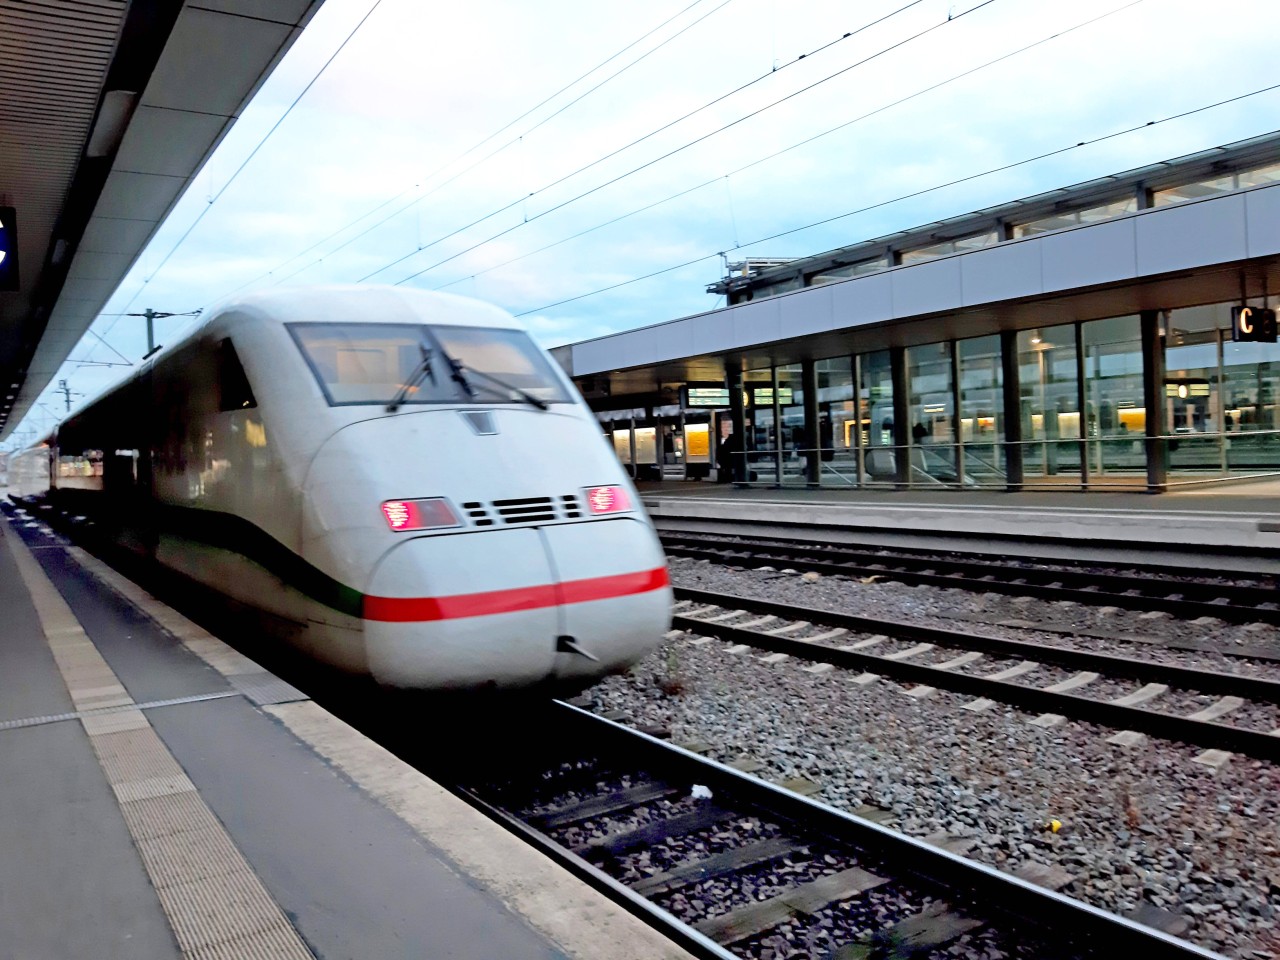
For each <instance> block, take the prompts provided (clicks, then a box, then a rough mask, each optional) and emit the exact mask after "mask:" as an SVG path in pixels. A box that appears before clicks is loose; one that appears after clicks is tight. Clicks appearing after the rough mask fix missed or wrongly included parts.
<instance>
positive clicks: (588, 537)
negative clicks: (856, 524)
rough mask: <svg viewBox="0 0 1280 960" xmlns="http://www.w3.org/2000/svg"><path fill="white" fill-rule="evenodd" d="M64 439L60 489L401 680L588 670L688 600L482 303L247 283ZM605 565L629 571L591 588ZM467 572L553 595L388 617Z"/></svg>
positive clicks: (630, 652)
mask: <svg viewBox="0 0 1280 960" xmlns="http://www.w3.org/2000/svg"><path fill="white" fill-rule="evenodd" d="M54 440H55V444H56V447H55V449H54V451H53V456H52V457H51V458H49V457H47V459H49V460H51V466H50V472H51V475H52V476H51V481H52V486H53V487H54V491H53V492H54V495H55V496H57V497H58V498H60V499H63V500H64V501H65V502H66V503H67V504H68V505H71V508H72V509H73V510H74V511H75V512H76V513H85V514H90V515H92V516H93V517H94V519H95V520H96V521H97V522H98V524H99V528H100V529H102V530H105V531H106V532H108V534H109V535H110V536H111V537H112V538H114V539H115V540H117V541H118V542H120V543H123V544H125V545H127V546H130V547H131V548H133V549H135V550H137V551H138V552H140V553H142V554H145V555H147V556H150V557H152V558H154V559H155V560H156V561H157V562H159V563H160V564H162V565H164V566H166V567H169V568H171V569H174V570H176V571H178V572H180V573H182V574H183V575H185V576H188V577H190V578H192V579H194V580H197V581H199V582H201V583H204V584H206V585H208V586H210V587H212V588H214V589H216V590H218V591H220V592H222V593H225V594H226V595H228V596H230V597H232V598H234V599H235V600H237V601H239V602H240V603H244V604H249V605H251V606H254V607H256V608H258V609H260V610H262V611H264V612H265V613H267V614H269V615H271V616H272V617H275V618H277V619H278V621H279V623H280V624H281V630H280V631H279V632H280V633H281V634H282V635H284V636H285V637H286V639H288V640H289V641H290V642H291V643H294V644H295V645H297V646H298V647H300V648H301V649H303V650H305V651H306V652H307V653H308V654H309V655H311V656H314V657H317V658H318V659H321V660H324V661H326V662H329V663H332V664H335V665H337V666H339V667H342V668H343V669H347V670H352V671H357V672H365V671H368V672H371V673H372V674H373V675H374V676H375V677H376V678H377V679H379V680H381V681H382V682H384V683H390V684H394V685H399V686H409V687H424V688H449V689H459V688H470V687H482V686H497V687H523V686H530V685H534V684H537V683H541V682H544V681H557V680H558V681H570V682H577V683H579V685H585V684H586V683H589V682H590V681H591V680H592V679H594V678H595V677H597V676H599V675H601V674H602V673H604V672H607V671H608V670H614V669H619V668H622V667H624V666H625V665H626V664H628V663H630V662H634V661H635V660H636V659H638V658H639V657H640V656H642V655H643V654H644V653H645V652H647V650H649V649H651V648H652V647H653V646H654V645H656V643H657V642H658V641H659V640H660V639H661V637H662V634H663V632H664V631H665V630H666V628H667V625H668V624H669V622H670V599H671V598H670V589H669V587H668V586H667V579H666V572H665V563H664V560H663V557H662V554H661V550H660V548H659V546H658V542H657V537H656V535H655V533H654V531H653V528H652V526H651V524H650V523H649V522H648V519H647V518H646V517H645V516H644V513H643V510H642V508H641V506H640V503H639V499H638V497H637V496H636V493H635V490H634V488H633V487H632V485H631V483H630V481H629V479H628V478H627V477H626V475H625V472H624V471H623V469H622V467H621V465H620V464H619V463H618V461H617V459H616V457H615V456H614V455H613V452H612V451H611V450H610V449H609V447H608V446H607V445H606V443H605V442H604V440H603V439H602V438H601V437H600V435H599V431H598V429H597V425H596V423H595V419H594V417H593V416H592V415H591V413H590V411H589V410H588V409H587V408H586V405H585V404H584V403H583V402H582V400H581V398H580V397H579V396H578V395H577V393H576V391H575V390H574V389H573V387H572V385H571V384H570V382H569V381H568V378H567V377H565V376H564V374H563V373H562V372H561V371H559V369H558V368H557V367H556V366H555V364H554V362H553V361H551V359H550V358H549V357H548V356H547V354H546V353H545V351H542V350H540V349H539V348H537V347H536V346H534V345H533V342H532V341H531V340H530V339H529V338H528V336H527V334H525V333H524V332H523V330H522V328H521V327H520V325H519V323H518V322H517V321H515V320H514V319H512V318H511V317H510V316H508V315H507V314H505V313H503V312H502V311H500V310H497V309H496V308H493V307H490V306H488V305H485V304H478V303H475V302H474V301H469V300H465V299H463V298H459V297H453V296H449V295H444V294H428V293H423V292H418V291H405V290H399V289H390V288H369V287H357V288H318V289H312V290H280V291H272V292H269V293H266V294H254V295H250V296H248V297H245V298H242V299H241V300H239V301H237V302H234V303H229V304H226V305H224V306H223V307H221V308H220V309H215V310H214V311H212V312H211V314H210V316H209V318H208V319H207V320H206V321H204V322H203V323H202V324H201V326H200V327H199V328H198V329H197V330H196V331H194V332H193V333H192V334H191V335H190V336H189V337H188V338H186V339H185V340H184V341H182V342H180V343H178V344H176V345H175V346H174V347H172V348H171V349H170V350H167V351H165V352H164V353H162V354H161V355H160V356H159V357H157V358H156V359H155V360H153V361H151V362H150V363H149V364H147V365H146V366H145V367H144V368H143V369H142V370H141V371H140V372H139V373H138V374H137V375H135V376H134V377H133V378H132V379H130V380H129V381H127V382H125V383H124V384H122V385H120V386H117V387H116V388H113V389H112V390H111V391H110V392H109V393H108V394H106V395H105V396H103V397H102V398H100V399H98V400H97V401H95V402H94V403H92V404H90V405H89V406H87V407H86V408H85V409H83V410H81V411H79V412H78V413H77V414H76V415H75V416H73V417H72V418H70V419H69V420H68V421H66V422H65V423H64V424H62V425H61V427H60V428H59V430H58V433H57V435H56V438H54ZM601 505H603V507H601ZM597 508H600V509H597ZM428 515H429V518H428V519H429V522H427V523H425V525H423V524H418V523H416V521H417V520H419V519H421V518H422V517H423V516H428ZM405 517H409V518H410V520H405V519H404V518H405ZM402 521H403V522H402ZM410 521H413V522H410ZM623 531H625V535H624V533H623ZM596 566H598V571H597V572H596V573H594V574H591V575H589V576H579V574H581V573H583V572H584V571H590V570H591V569H593V568H594V567H596ZM602 577H603V578H606V579H607V578H610V577H612V578H614V579H613V580H612V581H611V583H612V586H611V587H610V589H611V590H613V591H614V593H613V594H610V595H606V596H597V595H595V594H591V593H589V592H588V593H582V594H574V593H573V591H572V587H571V584H572V582H573V581H574V579H575V578H576V579H592V578H595V579H597V580H598V579H600V578H602ZM618 578H621V579H618ZM624 581H625V583H624ZM567 585H568V586H567ZM623 587H625V589H623ZM619 591H621V592H619ZM463 595H490V596H492V597H506V598H507V599H506V600H505V601H503V602H508V601H510V600H511V598H513V597H517V598H518V597H521V596H523V597H525V599H526V600H527V599H528V597H529V596H532V595H536V596H537V597H538V598H540V599H539V600H538V602H537V603H534V604H533V605H531V606H530V605H528V604H526V606H525V607H523V608H522V609H520V610H512V611H506V610H502V611H499V612H496V613H495V612H484V610H483V609H481V611H480V612H476V610H475V609H473V608H472V607H464V609H467V610H471V612H469V613H467V614H466V615H458V616H452V615H451V616H449V617H444V618H441V617H426V618H419V619H417V620H414V619H411V618H410V619H404V618H401V617H400V614H402V613H403V611H404V610H405V609H408V608H407V607H406V606H405V604H400V606H399V613H397V614H396V616H394V617H390V618H389V617H388V616H386V613H387V609H388V608H387V606H386V602H392V606H395V604H394V602H393V601H397V600H399V601H412V602H413V604H416V607H415V609H417V610H418V611H419V612H421V611H422V610H423V609H425V608H427V607H430V606H431V604H432V603H437V605H438V602H439V601H442V600H447V599H448V598H451V597H454V598H456V597H458V596H463ZM384 601H385V602H384ZM379 604H382V606H379ZM451 609H456V604H455V605H454V606H453V607H451ZM477 609H478V608H477ZM615 617H620V618H621V619H619V620H614V619H613V618H615ZM579 641H581V643H579Z"/></svg>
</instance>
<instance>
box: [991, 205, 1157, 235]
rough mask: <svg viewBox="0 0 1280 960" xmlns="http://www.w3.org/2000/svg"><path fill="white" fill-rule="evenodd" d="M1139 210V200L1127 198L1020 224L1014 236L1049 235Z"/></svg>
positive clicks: (1014, 231) (1014, 229)
mask: <svg viewBox="0 0 1280 960" xmlns="http://www.w3.org/2000/svg"><path fill="white" fill-rule="evenodd" d="M1137 209H1138V198H1137V197H1136V196H1130V197H1125V198H1123V199H1120V200H1113V201H1112V202H1110V203H1102V204H1098V205H1096V206H1092V207H1084V208H1083V209H1080V210H1068V211H1064V212H1061V213H1055V214H1054V215H1053V216H1050V217H1041V218H1040V219H1038V220H1030V221H1028V222H1027V223H1019V224H1017V225H1016V226H1014V228H1013V235H1014V236H1015V237H1027V236H1031V235H1032V234H1035V233H1047V232H1049V231H1050V230H1062V229H1064V228H1066V227H1075V226H1079V225H1080V224H1082V223H1097V222H1098V221H1100V220H1110V219H1111V218H1112V217H1118V216H1120V215H1121V214H1125V213H1133V212H1134V211H1135V210H1137Z"/></svg>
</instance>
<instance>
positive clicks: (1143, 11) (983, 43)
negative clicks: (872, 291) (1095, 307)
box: [27, 0, 1280, 430]
mask: <svg viewBox="0 0 1280 960" xmlns="http://www.w3.org/2000/svg"><path fill="white" fill-rule="evenodd" d="M371 9H372V13H371V14H370V10H371ZM366 14H368V18H367V20H365V21H364V23H363V25H362V26H359V28H358V29H356V28H357V24H359V23H360V21H361V20H362V18H364V17H365V16H366ZM353 30H355V32H354V34H353V33H352V31H353ZM1277 36H1280V4H1277V3H1274V2H1271V0H1218V2H1216V3H1214V4H1205V3H1203V2H1192V0H1137V2H1133V0H1072V2H1070V3H1063V2H1061V0H985V2H984V0H915V2H911V0H844V2H838V0H790V2H786V0H650V2H648V3H644V4H622V3H617V2H600V0H543V2H540V3H537V4H530V3H525V2H520V0H469V2H467V3H443V2H439V0H380V2H377V3H375V2H374V0H326V2H325V3H324V6H323V7H322V8H321V9H320V11H319V13H318V14H317V15H316V17H315V19H314V20H313V21H312V23H311V25H310V26H309V27H308V28H307V30H306V31H305V32H304V33H303V35H302V36H301V37H300V38H299V40H298V41H297V43H296V44H295V45H294V47H293V48H292V50H291V51H290V53H289V55H288V56H287V58H286V59H285V60H284V61H283V63H282V64H281V65H280V66H279V67H278V68H277V70H276V71H275V73H274V74H273V75H272V77H271V78H270V79H269V80H268V82H267V83H266V84H265V86H264V87H263V88H262V90H261V91H260V93H259V94H258V96H257V98H256V99H255V100H254V102H253V103H252V104H251V105H250V107H249V108H248V109H247V110H246V112H245V114H244V116H243V117H242V118H241V120H240V121H239V123H238V124H237V126H236V127H235V128H234V130H233V131H232V132H231V134H230V135H229V136H228V137H227V139H226V140H225V141H224V142H223V144H222V145H221V147H220V148H219V150H218V152H217V154H216V155H215V156H214V157H213V159H212V160H211V161H210V163H209V165H208V166H207V167H206V169H205V170H204V171H203V172H202V173H201V175H200V176H199V178H198V180H197V182H196V184H195V185H194V186H193V187H192V188H191V189H190V190H189V191H188V193H187V194H186V196H185V197H184V198H183V200H182V201H181V202H180V203H179V205H178V206H177V208H176V209H175V211H174V213H173V215H172V216H171V218H170V219H169V221H168V222H167V223H166V224H165V225H164V226H163V227H162V228H161V229H160V231H159V232H158V234H157V235H156V237H155V239H154V241H153V242H152V244H151V245H150V247H149V248H148V249H147V250H146V251H145V252H144V253H143V254H142V256H141V257H140V259H139V261H138V263H137V264H136V265H135V268H134V270H133V271H132V272H131V273H130V275H129V276H128V277H127V278H126V279H125V281H124V283H123V285H122V286H121V287H120V289H119V290H118V291H117V293H116V295H115V296H114V297H113V298H112V300H111V302H110V303H108V305H107V306H106V308H105V310H104V315H103V316H102V317H100V318H99V319H98V321H97V322H96V323H95V324H94V326H93V328H92V329H93V331H94V332H95V333H97V334H98V335H99V336H101V337H103V338H104V339H105V340H106V342H107V344H109V346H108V345H106V344H104V343H102V342H101V341H100V340H98V339H97V338H96V337H93V336H87V337H86V338H85V340H84V341H83V342H82V344H81V345H80V346H79V347H78V348H77V349H76V350H75V351H73V352H72V360H73V362H69V363H68V364H67V365H66V366H64V368H63V370H62V372H61V374H60V375H61V376H66V377H68V379H69V382H70V385H71V388H72V389H73V390H74V391H76V393H77V394H80V395H81V396H77V397H74V398H73V399H74V401H75V402H76V404H80V403H83V402H84V400H85V398H87V397H92V396H94V395H96V394H97V393H99V392H100V391H101V390H102V389H104V388H105V387H106V386H108V385H109V384H110V383H112V382H114V381H115V380H118V379H120V378H121V377H123V376H125V375H127V373H128V368H127V367H110V368H108V367H101V366H96V365H90V366H83V365H79V364H78V361H84V360H92V361H98V362H100V361H109V360H119V359H120V357H121V356H123V357H126V358H128V359H129V360H132V361H136V360H137V359H138V358H139V357H140V356H141V354H142V353H144V352H145V350H146V344H145V333H144V332H143V328H142V325H141V321H138V320H133V319H124V318H120V317H116V316H111V314H113V313H122V312H128V311H138V310H141V309H143V308H145V307H152V308H154V309H156V310H164V311H171V312H174V313H181V312H185V311H189V310H194V309H196V308H207V307H208V306H209V305H211V304H213V303H215V302H217V301H218V300H220V299H222V298H224V297H226V296H229V295H232V294H234V293H236V292H242V291H245V290H251V289H257V288H261V287H266V286H270V285H275V284H316V283H335V282H342V283H347V282H369V283H373V282H377V283H404V284H408V285H412V286H418V287H423V288H427V289H447V290H450V291H452V292H456V293H462V294H466V295H470V296H476V297H480V298H483V299H485V300H489V301H492V302H494V303H497V304H499V305H500V306H502V307H504V308H506V309H507V310H510V311H511V312H513V313H515V314H518V315H520V316H521V317H522V318H523V319H524V321H525V322H526V323H527V324H528V325H529V328H530V329H531V331H532V332H533V333H534V335H535V336H536V337H538V338H539V339H540V340H541V341H542V342H543V343H544V344H545V345H547V346H554V345H557V344H561V343H568V342H574V341H578V340H583V339H587V338H590V337H594V336H599V335H601V334H605V333H609V332H611V331H617V330H624V329H628V328H632V327H637V326H642V325H646V324H651V323H657V322H660V321H664V320H669V319H672V318H675V317H680V316H686V315H689V314H692V313H698V312H701V311H704V310H709V309H712V308H714V307H716V306H718V305H722V302H721V301H718V300H717V298H716V297H715V296H714V295H711V294H708V293H706V292H705V287H706V285H707V284H709V283H713V282H714V281H716V280H717V279H719V278H720V277H721V276H722V275H723V273H724V263H725V259H727V260H728V261H733V260H740V259H743V258H745V257H791V256H805V255H809V254H814V253H819V252H821V251H824V250H827V249H830V248H833V247H836V246H842V245H845V244H848V243H853V242H857V241H859V240H865V239H869V238H872V237H876V236H880V235H882V234H886V233H890V232H892V231H894V230H898V229H904V228H909V227H914V226H919V225H922V224H925V223H928V222H931V221H933V220H938V219H941V218H944V217H949V216H954V215H958V214H963V213H967V212H969V211H971V210H973V209H977V208H979V207H984V206H988V205H992V204H997V203H1002V202H1005V201H1009V200H1014V199H1017V198H1019V197H1024V196H1027V195H1030V194H1034V193H1038V192H1041V191H1044V190H1048V189H1053V188H1055V187H1060V186H1065V185H1068V184H1072V183H1077V182H1080V181H1083V180H1087V179H1090V178H1092V177H1096V176H1100V175H1104V174H1107V173H1115V172H1119V171H1122V170H1125V169H1128V168H1130V167H1135V166H1140V165H1142V164H1146V163H1151V162H1155V161H1159V160H1164V159H1170V158H1173V157H1177V156H1181V155H1184V154H1187V153H1191V152H1194V151H1197V150H1202V149H1205V148H1208V147H1212V146H1217V145H1220V144H1225V143H1230V142H1232V141H1235V140H1241V139H1244V138H1247V137H1251V136H1256V135H1258V134H1262V133H1266V132H1269V131H1271V130H1273V129H1276V128H1277V127H1280V122H1277V118H1278V117H1280V91H1272V92H1268V93H1261V94H1258V95H1255V96H1247V97H1244V98H1243V99H1238V100H1236V101H1235V102H1233V103H1229V104H1226V105H1223V106H1217V107H1214V108H1212V109H1207V110H1200V109H1199V108H1203V107H1208V106H1210V105H1211V104H1215V103H1218V102H1220V101H1224V100H1228V99H1230V98H1235V97H1240V96H1241V95H1244V94H1250V93H1253V92H1254V91H1258V90H1260V89H1262V88H1266V87H1269V86H1271V85H1273V84H1277V83H1280V66H1278V65H1280V56H1278V55H1277V52H1276V43H1275V38H1276V37H1277ZM348 38H349V39H348ZM344 41H345V42H346V45H345V47H343V48H342V50H341V52H339V53H338V55H337V56H336V57H335V58H334V59H333V62H332V63H331V64H330V65H329V66H328V67H327V68H325V69H323V72H321V73H320V75H319V77H318V78H317V72H319V71H321V70H322V67H323V66H324V64H325V62H326V60H328V59H329V58H330V57H331V56H332V55H333V53H334V51H335V50H337V49H338V48H339V47H340V46H342V44H343V43H344ZM802 55H803V56H802ZM1000 58H1004V59H1000ZM997 60H998V61H999V62H995V63H993V61H997ZM988 64H990V65H988ZM313 80H314V81H315V82H314V84H313V85H312V86H311V88H310V89H309V90H307V92H306V93H305V95H304V96H303V97H302V98H301V99H300V100H298V102H297V104H296V105H295V106H293V108H292V110H291V112H289V113H288V115H287V116H286V117H285V118H284V120H283V122H281V123H280V124H279V127H278V128H277V129H276V130H275V132H274V133H271V134H270V135H269V136H268V132H269V131H270V130H271V129H272V127H273V125H275V124H276V123H277V122H278V121H280V119H281V117H282V115H284V114H285V112H286V111H287V110H289V109H290V105H291V104H292V103H293V102H294V100H295V99H296V98H298V95H299V94H300V93H301V92H302V91H303V90H304V89H305V88H306V87H307V84H308V83H311V82H312V81H313ZM931 88H932V89H931ZM917 94H918V95H917ZM904 98H909V99H904ZM898 101H903V102H898ZM1189 111H1199V112H1195V113H1192V114H1191V115H1189V116H1182V117H1181V118H1178V116H1179V115H1181V114H1187V113H1188V112H1189ZM1168 118H1174V119H1168ZM1149 123H1150V124H1151V125H1149V126H1148V125H1147V124H1149ZM1131 128H1136V129H1134V130H1133V132H1124V133H1122V131H1129V130H1131ZM1113 134H1119V135H1116V136H1112V135H1113ZM264 137H266V138H267V139H266V140H265V142H263V138H264ZM1092 141H1098V142H1092ZM1081 143H1083V144H1084V145H1083V146H1079V147H1076V146H1075V145H1076V144H1081ZM259 144H261V147H260V149H258V152H257V154H256V155H255V156H254V157H253V159H252V160H251V161H250V162H249V163H248V164H247V165H246V166H245V167H244V169H243V171H242V172H240V173H239V174H238V175H236V171H237V168H239V167H240V166H241V164H242V163H243V161H244V159H245V158H246V157H247V156H249V154H250V153H251V152H252V151H253V150H254V149H255V148H257V147H259ZM1055 151H1062V152H1057V153H1054V155H1053V156H1049V157H1046V158H1044V159H1040V160H1033V159H1032V158H1035V157H1037V156H1040V155H1043V154H1048V153H1051V152H1055ZM1028 160H1029V161H1031V162H1021V161H1028ZM1010 164H1016V165H1015V166H1013V167H1012V168H1010V169H1007V170H1004V171H1003V172H998V173H992V174H990V175H987V176H975V175H978V174H983V173H984V172H986V171H991V170H994V169H995V168H999V167H1005V166H1008V165H1010ZM961 178H971V179H966V180H965V182H963V183H961V184H958V185H954V186H950V187H948V186H945V185H946V184H948V183H950V182H951V181H955V180H958V179H961ZM228 184H229V185H228ZM931 188H937V189H931ZM921 191H924V192H921ZM908 194H915V196H913V197H910V198H909V199H899V198H904V197H906V195H908ZM215 196H217V197H218V199H217V201H216V202H215V203H214V204H213V205H212V206H211V207H209V200H210V198H211V197H215ZM205 207H209V210H208V212H207V213H206V214H205V215H204V217H203V219H202V220H201V221H200V223H199V224H198V225H197V226H196V227H195V229H194V230H192V231H191V233H190V235H189V236H188V237H187V238H186V239H185V240H184V241H183V242H181V244H179V245H178V246H177V248H176V250H175V244H176V243H177V242H178V239H179V238H180V237H181V236H182V235H183V233H184V232H186V231H187V229H188V227H189V226H190V225H191V223H192V221H193V220H194V219H195V218H196V217H197V216H198V215H199V214H200V212H201V210H202V209H203V208H205ZM859 211H861V212H859ZM844 214H849V215H848V216H842V215H844ZM837 217H838V219H832V218H837ZM819 221H827V222H825V223H823V224H822V225H820V226H810V225H812V224H817V223H818V222H819ZM170 254H171V255H170ZM189 322H190V320H189V318H174V319H170V320H164V321H160V323H159V325H158V336H157V339H158V340H159V341H160V342H162V343H167V342H173V341H174V340H175V339H176V338H177V337H178V336H179V335H180V333H181V330H182V328H183V326H184V325H185V324H188V323H189ZM63 409H64V405H63V403H62V398H61V397H60V396H59V397H55V396H53V395H52V394H51V393H50V394H46V396H45V397H44V398H43V404H42V405H40V406H37V407H35V408H34V411H33V413H32V414H31V415H30V416H29V417H28V421H27V425H32V426H35V427H37V428H39V429H41V430H43V429H47V428H48V427H49V426H50V425H51V424H52V422H53V414H54V413H55V412H61V411H63Z"/></svg>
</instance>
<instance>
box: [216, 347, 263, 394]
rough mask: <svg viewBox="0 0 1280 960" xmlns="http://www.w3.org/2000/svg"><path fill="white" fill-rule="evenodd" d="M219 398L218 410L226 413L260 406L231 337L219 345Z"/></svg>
mask: <svg viewBox="0 0 1280 960" xmlns="http://www.w3.org/2000/svg"><path fill="white" fill-rule="evenodd" d="M218 396H219V401H218V409H219V410H221V411H224V412H225V411H227V410H245V409H247V408H249V407H256V406H257V405H258V401H257V400H255V399H254V398H253V389H252V388H251V387H250V386H249V378H248V377H246V376H245V375H244V367H243V366H242V365H241V364H240V358H239V357H238V356H236V348H235V347H234V346H233V345H232V343H231V339H230V338H229V337H228V338H226V339H224V340H222V341H221V342H220V343H219V344H218Z"/></svg>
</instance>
